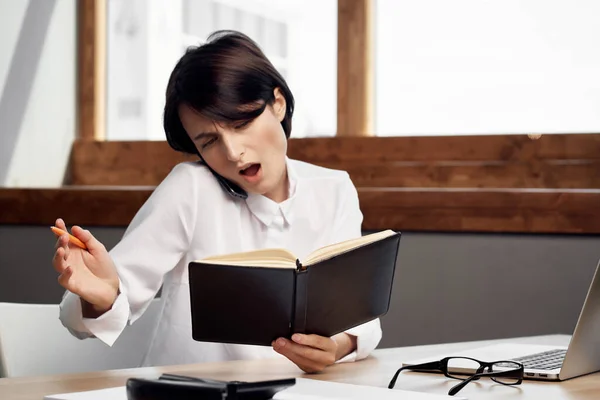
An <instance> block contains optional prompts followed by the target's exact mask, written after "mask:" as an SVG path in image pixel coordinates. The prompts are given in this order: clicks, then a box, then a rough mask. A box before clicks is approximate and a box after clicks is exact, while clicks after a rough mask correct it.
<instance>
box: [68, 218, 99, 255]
mask: <svg viewBox="0 0 600 400" xmlns="http://www.w3.org/2000/svg"><path fill="white" fill-rule="evenodd" d="M71 233H72V234H73V236H75V237H76V238H77V239H79V240H81V241H82V242H83V243H84V244H85V245H86V247H87V248H88V250H89V251H90V252H91V253H94V252H98V251H106V248H105V247H104V245H103V244H102V243H101V242H100V241H99V240H98V239H96V238H95V237H94V235H92V233H91V232H90V231H88V230H87V229H83V228H81V227H80V226H77V225H75V226H73V228H72V229H71Z"/></svg>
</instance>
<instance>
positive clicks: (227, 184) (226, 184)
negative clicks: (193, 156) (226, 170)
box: [200, 157, 248, 199]
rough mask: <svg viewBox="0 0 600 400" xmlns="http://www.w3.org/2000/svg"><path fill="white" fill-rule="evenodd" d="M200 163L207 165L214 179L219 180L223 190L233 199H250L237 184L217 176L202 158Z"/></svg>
mask: <svg viewBox="0 0 600 400" xmlns="http://www.w3.org/2000/svg"><path fill="white" fill-rule="evenodd" d="M200 162H201V163H202V164H203V165H205V166H206V168H208V169H209V171H210V172H212V174H213V175H214V177H215V178H217V181H218V182H219V185H221V187H222V188H223V190H225V192H226V193H227V194H229V195H230V196H232V197H235V198H238V199H247V198H248V193H246V191H245V190H244V189H242V188H241V187H239V186H238V185H236V184H235V183H233V182H231V181H230V180H228V179H225V178H223V177H222V176H221V175H219V174H217V173H216V172H215V171H214V170H213V169H212V168H211V167H210V166H209V165H208V164H207V163H206V162H204V160H203V159H202V157H200Z"/></svg>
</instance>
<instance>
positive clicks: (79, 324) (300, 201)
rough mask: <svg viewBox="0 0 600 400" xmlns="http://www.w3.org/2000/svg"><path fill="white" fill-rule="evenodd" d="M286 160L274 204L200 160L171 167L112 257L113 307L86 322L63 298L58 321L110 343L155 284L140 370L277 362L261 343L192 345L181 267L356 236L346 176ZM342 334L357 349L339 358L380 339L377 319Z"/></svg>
mask: <svg viewBox="0 0 600 400" xmlns="http://www.w3.org/2000/svg"><path fill="white" fill-rule="evenodd" d="M286 163H287V169H288V176H289V180H290V197H289V198H288V199H287V200H285V201H284V202H282V203H279V204H278V203H276V202H274V201H272V200H270V199H269V198H267V197H264V196H261V195H256V194H249V196H248V198H247V199H246V200H241V199H235V198H233V197H231V196H230V195H228V194H227V193H225V191H224V190H223V189H222V188H221V187H220V186H219V184H218V182H217V181H216V179H215V178H214V177H213V176H212V174H211V173H210V171H209V170H208V169H207V168H206V167H204V166H202V165H201V164H199V163H193V162H186V163H181V164H178V165H177V166H175V167H174V168H173V170H172V171H171V172H170V173H169V175H168V176H167V177H166V178H165V179H164V181H163V182H161V184H160V185H159V186H157V188H156V189H155V190H154V192H153V193H152V195H151V196H150V197H149V198H148V200H147V201H146V203H145V204H144V205H143V206H142V207H141V209H140V210H139V211H138V212H137V214H136V215H135V217H134V218H133V220H132V222H131V224H130V225H129V227H128V228H127V230H126V232H125V235H124V236H123V238H122V240H121V241H120V242H119V243H118V244H117V245H116V246H115V247H114V248H113V249H112V250H111V251H110V255H111V257H112V259H113V260H114V263H115V265H116V268H117V271H118V274H119V279H120V283H121V287H120V289H121V293H120V294H119V296H118V297H117V299H116V301H115V303H114V305H113V307H112V309H111V310H110V311H108V312H106V313H105V314H103V315H102V316H100V317H99V318H96V319H92V318H83V317H82V312H81V303H80V300H79V297H78V296H77V295H75V294H73V293H70V292H67V293H65V296H64V297H63V300H62V302H61V304H60V320H61V321H62V323H63V325H65V326H66V327H67V328H68V329H69V331H70V332H71V333H72V334H73V335H75V336H77V337H78V338H85V337H93V336H95V337H97V338H99V339H100V340H102V341H103V342H105V343H106V344H108V345H112V344H113V343H114V342H115V340H116V339H117V337H118V336H119V335H120V334H121V332H122V331H123V329H125V328H126V326H127V324H128V323H134V322H135V320H136V319H138V318H139V317H140V316H141V315H142V314H143V313H144V311H145V310H146V308H147V307H148V305H149V304H150V302H151V301H152V300H153V298H154V297H155V295H156V293H157V292H158V290H159V289H160V287H161V285H162V293H161V301H162V307H160V308H161V310H160V313H159V317H158V318H159V319H158V326H157V327H156V330H155V332H154V334H153V339H152V340H151V344H150V348H149V349H148V351H147V353H146V356H145V357H144V361H143V364H142V366H156V365H173V364H190V363H200V362H211V361H227V360H236V359H258V358H266V357H277V356H281V355H280V354H279V353H277V352H275V351H274V350H273V349H272V348H271V347H268V346H251V345H239V344H226V343H208V342H197V341H194V340H193V339H192V329H191V316H190V299H189V296H190V292H189V286H188V264H189V263H190V261H193V260H199V259H202V258H205V257H208V256H212V255H218V254H226V253H234V252H241V251H248V250H255V249H261V248H269V247H283V248H286V249H288V250H290V251H291V252H292V253H294V254H295V255H296V256H298V257H299V258H300V259H302V258H303V257H305V256H307V255H308V254H309V253H310V252H311V251H313V250H315V249H317V248H319V247H322V246H325V245H329V244H332V243H335V242H340V241H343V240H347V239H352V238H356V237H359V236H360V235H361V223H362V218H363V217H362V213H361V212H360V209H359V204H358V195H357V192H356V189H355V188H354V185H353V184H352V181H351V180H350V177H349V176H348V174H347V173H346V172H344V171H337V170H331V169H326V168H322V167H318V166H315V165H311V164H307V163H305V162H301V161H296V160H290V159H287V158H286ZM340 301H343V299H340ZM346 332H347V333H349V334H351V335H354V336H356V337H357V344H358V348H357V350H356V351H354V352H353V353H351V354H349V355H348V356H346V357H344V358H343V359H342V360H340V361H353V360H358V359H361V358H364V357H366V356H368V355H369V353H370V352H371V351H372V350H373V349H374V348H375V347H376V346H377V344H378V343H379V341H380V340H381V327H380V323H379V319H375V320H373V321H370V322H367V323H365V324H363V325H360V326H357V327H355V328H352V329H350V330H348V331H346ZM281 357H283V356H281Z"/></svg>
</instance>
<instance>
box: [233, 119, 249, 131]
mask: <svg viewBox="0 0 600 400" xmlns="http://www.w3.org/2000/svg"><path fill="white" fill-rule="evenodd" d="M250 122H251V121H243V122H240V123H239V124H237V125H234V126H233V127H234V128H235V129H244V128H245V127H247V126H248V125H249V124H250Z"/></svg>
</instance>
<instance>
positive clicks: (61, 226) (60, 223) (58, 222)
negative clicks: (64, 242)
mask: <svg viewBox="0 0 600 400" xmlns="http://www.w3.org/2000/svg"><path fill="white" fill-rule="evenodd" d="M54 226H56V227H57V228H59V229H62V230H63V231H65V232H68V231H67V226H66V225H65V221H63V219H62V218H57V220H56V221H55V222H54Z"/></svg>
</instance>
